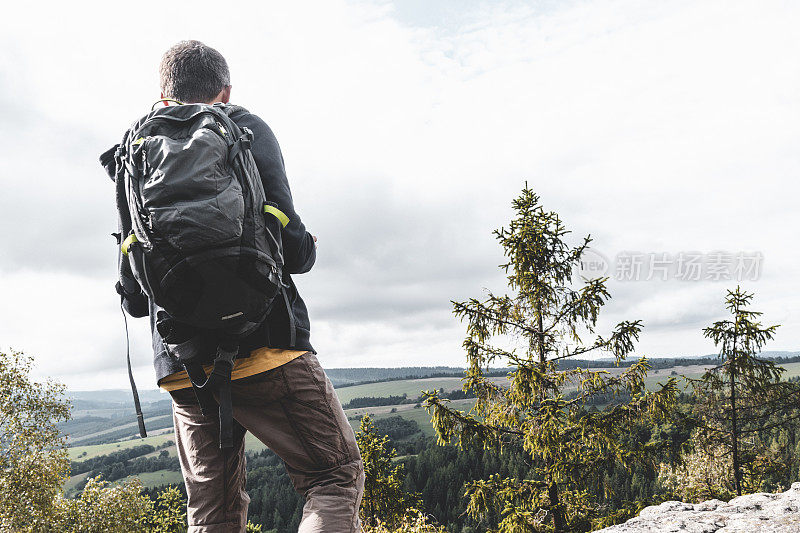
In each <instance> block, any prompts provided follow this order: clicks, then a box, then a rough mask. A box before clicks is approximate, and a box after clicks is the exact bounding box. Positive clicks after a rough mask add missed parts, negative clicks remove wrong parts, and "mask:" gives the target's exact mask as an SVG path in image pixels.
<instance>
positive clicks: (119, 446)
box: [69, 432, 175, 461]
mask: <svg viewBox="0 0 800 533" xmlns="http://www.w3.org/2000/svg"><path fill="white" fill-rule="evenodd" d="M169 440H173V441H174V440H175V436H174V435H173V434H172V432H169V433H164V434H162V435H153V436H150V437H147V438H144V439H138V438H137V439H130V440H124V441H120V442H109V443H107V444H93V445H91V446H75V447H74V448H70V449H69V458H70V460H71V461H85V460H86V459H91V458H92V457H98V456H100V455H108V454H109V453H113V452H118V451H120V450H126V449H128V448H133V447H134V446H141V445H142V444H150V445H151V446H156V447H158V446H160V445H162V444H164V443H165V442H167V441H169ZM84 452H86V455H83V456H81V454H83V453H84Z"/></svg>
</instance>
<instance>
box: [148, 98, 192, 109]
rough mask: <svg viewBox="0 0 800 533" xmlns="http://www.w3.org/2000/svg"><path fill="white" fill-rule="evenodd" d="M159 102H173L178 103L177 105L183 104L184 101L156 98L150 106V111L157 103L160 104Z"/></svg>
mask: <svg viewBox="0 0 800 533" xmlns="http://www.w3.org/2000/svg"><path fill="white" fill-rule="evenodd" d="M161 102H175V103H176V104H178V105H184V103H183V102H181V101H180V100H175V99H174V98H159V99H158V100H156V102H155V103H154V104H153V105H152V107H151V108H150V111H152V110H154V109H155V108H156V106H157V105H158V104H160V103H161Z"/></svg>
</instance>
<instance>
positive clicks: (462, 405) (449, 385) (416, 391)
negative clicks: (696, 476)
mask: <svg viewBox="0 0 800 533" xmlns="http://www.w3.org/2000/svg"><path fill="white" fill-rule="evenodd" d="M783 366H784V367H785V368H786V369H787V371H786V373H785V374H784V378H785V379H789V378H792V377H796V376H800V363H788V364H785V365H783ZM707 368H708V367H707V366H701V365H693V366H678V367H674V368H668V369H661V370H652V371H651V372H650V373H649V375H648V377H647V378H646V384H647V387H648V388H649V389H653V388H655V387H656V386H657V385H658V384H659V383H663V382H665V381H666V380H667V379H668V378H670V377H677V378H679V386H686V382H685V380H683V379H680V378H681V376H682V375H686V376H688V377H692V378H697V377H699V376H701V375H702V373H703V372H704V371H705V370H706V369H707ZM605 370H608V371H609V372H611V373H612V374H618V373H619V372H620V371H622V369H619V368H610V369H605ZM673 374H678V375H673ZM490 379H491V380H492V381H493V382H495V383H498V384H501V383H507V379H506V378H505V377H495V378H490ZM461 386H462V381H461V378H460V377H439V378H422V379H410V380H398V381H387V382H381V383H370V384H365V385H356V386H352V387H344V388H340V389H337V390H336V393H337V395H338V396H339V399H340V400H341V402H342V403H347V402H349V401H350V400H352V399H353V398H358V397H369V396H372V397H387V396H402V395H403V394H406V395H407V396H408V397H409V398H416V397H417V396H419V395H420V393H421V391H422V390H426V389H427V390H431V389H439V388H443V389H444V390H445V391H452V390H460V389H461ZM474 401H475V400H474V399H473V400H456V401H453V402H451V405H452V406H453V407H456V408H458V409H462V410H465V411H466V410H468V409H469V408H470V407H471V406H472V405H473V404H474ZM393 408H394V409H396V410H397V412H396V413H392V412H391V410H392V409H393ZM366 412H369V413H371V414H373V415H374V417H375V418H376V419H379V418H386V417H390V416H396V415H400V416H402V417H404V418H407V419H409V420H414V421H416V422H417V423H418V424H419V426H420V429H421V430H422V431H423V433H424V434H426V435H433V428H432V427H431V424H430V416H429V415H428V413H427V412H425V409H424V408H419V409H414V405H413V404H401V405H388V406H381V407H367V408H358V409H348V410H347V411H346V414H347V416H348V418H353V419H355V418H356V417H358V416H361V415H363V414H364V413H366ZM161 418H163V417H158V418H156V417H153V419H148V420H160V419H161ZM350 423H351V425H352V426H353V427H354V429H357V426H358V422H357V420H350ZM129 426H130V428H131V429H135V425H133V424H126V425H125V426H124V427H125V428H127V427H129ZM121 427H123V426H118V427H116V428H114V429H115V430H118V429H120V428H121ZM161 432H163V434H157V433H161ZM101 433H102V432H98V434H101ZM168 440H174V436H173V434H172V430H171V428H164V429H161V430H156V431H153V432H152V433H151V436H150V437H148V438H146V439H138V438H135V439H129V440H123V441H119V442H113V443H109V444H98V445H92V446H76V447H72V448H70V449H69V457H70V459H71V460H83V459H88V458H91V457H97V456H99V455H106V454H109V453H111V452H114V451H118V450H122V449H126V448H130V447H133V446H137V445H140V444H151V445H153V446H156V447H157V446H159V445H161V444H163V443H164V442H166V441H168ZM246 447H247V449H248V450H251V451H257V450H261V449H263V448H264V445H263V444H261V443H260V442H259V441H258V440H256V439H255V438H254V437H253V436H252V435H248V437H247V440H246ZM84 452H86V455H85V456H83V457H79V456H80V455H81V454H82V453H84ZM169 452H170V454H174V450H172V449H170V450H169ZM157 453H159V452H156V454H157Z"/></svg>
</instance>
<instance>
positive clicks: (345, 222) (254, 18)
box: [0, 0, 800, 386]
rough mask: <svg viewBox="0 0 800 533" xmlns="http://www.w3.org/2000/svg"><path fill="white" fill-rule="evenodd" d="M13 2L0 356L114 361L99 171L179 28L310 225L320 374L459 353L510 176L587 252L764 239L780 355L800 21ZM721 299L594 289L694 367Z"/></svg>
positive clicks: (624, 1) (739, 244) (663, 286)
mask: <svg viewBox="0 0 800 533" xmlns="http://www.w3.org/2000/svg"><path fill="white" fill-rule="evenodd" d="M14 9H15V11H12V12H10V13H9V16H7V17H5V18H4V20H3V21H2V22H0V28H2V30H3V31H2V35H3V36H4V37H3V38H2V45H3V46H2V47H0V48H1V49H2V50H3V51H2V52H0V110H2V112H3V115H4V117H7V119H8V120H6V121H4V127H3V129H2V130H0V163H1V166H0V187H2V190H3V194H2V195H0V210H2V213H3V214H2V217H3V218H2V224H0V239H2V242H3V245H2V248H0V275H2V280H0V288H2V292H0V299H2V301H3V308H2V310H0V320H2V322H0V342H3V343H13V344H14V345H16V346H21V347H26V349H28V351H31V352H32V351H35V352H36V353H35V354H34V355H37V356H38V360H39V364H40V370H41V372H42V373H45V374H46V373H52V374H59V373H61V374H63V373H65V372H68V371H72V370H73V369H77V371H78V372H80V371H81V369H85V371H87V372H88V371H91V370H92V369H94V368H98V367H99V368H104V369H110V368H111V366H109V365H112V363H111V362H112V361H114V363H113V364H116V363H117V362H119V361H120V360H119V359H115V358H117V357H118V356H117V355H116V354H117V353H119V351H120V346H121V345H120V337H119V335H120V329H121V328H120V327H119V324H117V322H118V320H117V319H116V318H115V313H116V311H115V308H114V306H115V298H116V296H115V294H114V293H113V290H112V289H111V286H112V285H113V273H114V250H113V248H114V246H113V241H112V240H111V239H110V237H108V233H109V232H110V231H114V228H115V226H116V218H115V214H114V208H113V200H112V197H113V196H112V195H113V192H112V189H111V184H110V182H109V181H108V180H107V179H106V178H105V176H104V174H103V172H102V169H100V167H99V165H97V163H96V158H97V155H98V154H99V153H100V152H101V151H103V150H104V149H105V148H107V147H108V146H110V145H111V144H113V143H114V142H116V140H117V139H118V138H119V136H120V135H121V133H122V132H123V130H124V129H125V128H126V127H127V126H128V125H129V124H130V123H131V122H133V120H135V119H136V118H138V117H139V116H140V115H142V114H143V113H145V112H146V111H147V110H148V109H149V106H150V104H151V103H152V101H153V100H154V99H155V98H156V97H157V92H158V89H157V84H158V80H157V76H156V66H157V63H158V60H159V58H160V55H161V54H162V53H163V51H164V50H165V49H166V48H167V47H168V46H169V45H171V44H173V43H174V42H176V41H178V40H180V39H184V38H198V39H201V40H204V41H206V42H208V43H209V44H211V45H213V46H216V47H217V48H218V49H220V51H222V53H223V54H224V55H226V57H227V58H228V61H229V63H230V66H231V70H232V79H233V85H234V99H235V100H236V101H237V102H239V103H241V104H243V105H245V106H246V107H248V108H250V109H251V110H252V111H253V112H255V113H257V114H259V115H260V116H262V117H263V118H264V119H265V120H266V121H267V122H268V123H269V124H270V126H271V127H272V128H273V130H274V131H275V133H276V135H277V137H278V139H279V141H280V142H281V146H282V149H283V152H284V156H285V159H286V164H287V170H288V173H289V179H290V183H291V186H292V191H293V195H294V198H295V203H296V206H297V209H298V211H299V212H300V214H301V215H302V216H303V219H304V221H305V223H306V224H307V226H308V228H309V229H310V230H311V231H312V232H313V233H315V234H317V235H318V236H319V238H320V248H319V259H318V264H317V266H316V267H315V269H314V270H313V271H312V272H311V273H309V274H307V275H303V276H298V278H297V283H298V285H299V287H300V289H301V293H302V294H303V297H304V298H305V299H306V301H307V302H308V305H309V310H310V314H311V318H312V330H313V335H312V342H313V343H314V345H315V347H316V348H317V349H318V350H319V351H320V354H321V360H323V363H324V364H327V365H328V366H347V365H367V366H380V365H387V366H390V365H399V364H425V363H426V362H428V361H431V360H432V359H434V358H435V359H436V361H437V364H461V363H462V362H463V361H464V359H463V354H462V353H461V350H460V342H461V337H462V336H463V326H461V325H460V324H459V323H458V322H457V321H456V320H455V319H453V317H452V315H451V314H450V303H449V302H450V300H451V299H455V300H458V299H464V298H467V297H470V296H480V295H481V294H482V288H483V287H487V288H490V289H492V290H494V291H496V292H502V290H503V276H502V273H501V272H500V271H499V270H498V269H497V268H496V265H497V264H499V263H500V262H501V261H502V253H501V250H500V249H499V248H498V246H497V244H496V242H495V240H494V238H493V237H492V235H491V230H493V229H495V228H498V227H500V226H502V225H504V224H506V223H507V221H508V219H509V217H510V215H511V210H510V201H511V199H512V198H513V197H514V196H515V195H516V194H518V192H519V190H520V189H521V187H522V185H523V183H524V181H525V180H527V181H528V183H529V185H530V186H531V187H533V188H534V189H535V190H536V191H537V192H538V193H540V194H541V196H542V201H543V204H544V205H545V207H546V208H548V209H552V210H555V211H557V212H559V213H560V214H561V215H562V217H563V219H564V220H565V221H566V224H567V226H568V227H569V228H570V229H572V230H574V232H575V233H574V234H573V235H572V237H574V239H575V241H576V242H577V240H578V239H579V238H580V236H581V235H584V234H587V233H591V234H592V235H593V236H594V237H595V239H596V240H595V242H594V246H595V247H596V248H597V249H598V250H601V251H602V252H603V253H605V254H606V255H610V256H614V255H615V254H616V253H618V252H620V251H624V250H639V251H642V252H667V253H677V252H680V251H689V250H699V251H703V252H709V251H712V250H730V251H743V250H748V251H760V252H762V253H763V254H764V258H765V263H764V265H765V270H764V275H763V276H762V278H761V280H759V281H758V282H756V283H752V284H750V286H749V287H748V288H749V289H750V290H756V291H757V293H758V298H757V306H758V307H759V308H760V309H761V310H763V311H765V312H767V315H766V316H765V319H766V318H769V317H775V320H776V321H781V322H782V323H784V324H785V326H784V327H783V328H781V331H780V333H779V335H778V338H777V340H776V342H775V343H774V345H773V346H772V347H773V348H774V349H796V346H797V343H798V342H800V334H799V333H798V332H799V331H800V328H798V326H800V318H799V317H800V308H798V304H797V303H796V302H795V301H794V299H793V298H791V296H790V295H791V293H792V291H791V290H790V288H791V287H793V286H795V285H796V279H797V275H798V274H800V272H798V269H799V268H800V267H799V266H798V265H800V254H799V253H798V250H797V247H796V246H794V245H793V244H792V243H793V242H794V241H795V240H796V239H795V236H794V233H795V229H794V228H796V227H797V225H798V222H800V220H798V218H800V215H798V211H797V210H796V209H795V207H794V203H795V201H794V199H795V198H796V197H797V193H798V189H799V188H800V186H798V180H797V179H796V178H797V175H798V170H800V160H799V159H798V158H797V156H796V153H797V151H796V146H795V144H796V143H795V139H797V138H798V134H799V133H800V131H799V129H800V120H798V118H800V117H798V111H797V106H796V105H795V101H796V95H797V92H798V89H800V67H798V66H797V65H796V61H794V58H795V57H797V55H798V52H800V50H798V48H800V43H799V42H798V41H797V39H796V38H795V33H796V31H795V28H796V27H797V23H798V22H800V8H799V7H798V6H794V5H792V4H786V3H780V2H772V1H769V2H762V3H759V4H757V5H756V4H752V3H747V2H722V1H716V2H702V3H697V2H688V1H683V2H671V3H659V4H653V3H650V4H647V3H645V4H643V3H639V2H634V1H631V0H616V1H592V2H577V1H576V2H561V3H532V2H516V1H515V2H488V1H487V2H483V1H474V2H469V3H461V2H449V3H448V2H444V3H441V4H437V6H436V7H432V6H431V5H429V3H419V2H416V3H407V2H402V3H401V2H396V3H395V2H386V1H376V2H344V1H325V2H313V3H309V4H299V3H283V4H275V3H256V2H251V3H242V4H240V5H238V6H237V8H236V9H235V11H230V12H226V14H225V16H226V20H227V21H228V22H229V24H226V25H220V24H219V23H218V20H217V19H216V17H209V16H208V13H209V12H210V11H211V10H213V9H216V4H212V3H210V2H200V3H197V4H196V5H193V9H192V10H189V11H186V12H184V13H182V16H181V17H166V16H160V15H157V14H155V13H160V12H161V10H162V6H161V5H160V4H156V3H148V2H145V3H144V4H141V8H140V9H137V10H134V11H131V10H129V9H127V8H124V7H123V6H118V7H114V6H111V7H109V6H108V5H106V4H99V3H97V4H96V5H94V7H92V6H91V5H89V6H87V7H86V8H85V9H86V10H85V12H84V13H83V14H81V15H79V14H78V13H77V11H75V8H74V6H72V5H68V4H63V5H62V4H59V5H54V6H52V9H49V10H48V13H47V14H46V15H42V14H40V13H37V16H33V12H32V11H31V10H32V9H36V8H34V7H32V6H26V5H23V4H18V5H16V6H15V8H14ZM122 10H124V15H122V13H123V11H122ZM64 21H69V24H65V23H64ZM23 103H24V105H23ZM12 125H13V126H12ZM725 288H727V286H725V285H724V284H718V283H710V282H698V283H686V284H677V283H676V282H664V283H658V282H638V283H634V282H630V283H621V282H613V283H612V284H611V290H612V294H613V296H614V298H613V300H612V301H611V302H610V303H609V305H608V306H607V312H606V315H605V318H604V322H603V326H604V327H606V326H610V325H611V324H613V322H616V321H618V320H621V319H627V318H641V319H643V320H644V322H645V325H646V329H645V332H644V334H643V336H642V341H641V343H640V348H641V350H642V351H643V352H646V353H649V354H655V355H673V354H675V353H676V352H681V353H709V352H711V351H713V349H710V348H709V346H708V343H707V342H706V341H705V340H703V339H702V335H701V333H700V331H699V328H700V327H701V326H702V325H704V324H706V323H708V321H709V320H711V319H713V317H715V316H719V315H718V313H720V312H724V311H723V309H722V298H723V297H724V289H725ZM61 295H67V296H66V297H64V298H66V300H64V299H62V297H61ZM65 302H66V303H65ZM43 309H44V310H46V312H45V313H44V314H46V315H48V316H50V317H51V318H50V319H49V321H47V322H45V323H46V324H47V327H45V328H43V327H42V326H41V324H42V320H41V319H40V318H39V316H40V315H41V314H42V310H43ZM17 310H18V311H17ZM21 317H25V318H26V319H22V318H21ZM143 323H144V321H139V323H138V324H137V326H136V327H137V328H139V329H137V331H138V333H137V336H136V339H135V341H136V342H135V344H136V345H137V346H139V347H141V348H139V347H137V348H136V352H135V359H136V362H137V364H138V365H140V366H144V365H146V364H147V361H148V358H149V354H148V348H149V344H148V340H147V335H146V327H145V326H143V325H142V324H143ZM97 325H103V327H102V328H98V327H96V326H97ZM87 339H88V340H87ZM65 361H69V362H70V363H69V364H67V363H65ZM112 366H113V365H112ZM120 368H122V367H121V366H120ZM145 368H146V367H145ZM64 375H66V374H64ZM69 379H70V380H71V381H70V382H71V383H87V380H86V379H85V376H80V375H78V374H75V375H71V377H69ZM124 385H125V376H124V373H123V372H120V374H119V379H118V380H117V381H115V382H114V383H113V386H124ZM109 386H111V384H109Z"/></svg>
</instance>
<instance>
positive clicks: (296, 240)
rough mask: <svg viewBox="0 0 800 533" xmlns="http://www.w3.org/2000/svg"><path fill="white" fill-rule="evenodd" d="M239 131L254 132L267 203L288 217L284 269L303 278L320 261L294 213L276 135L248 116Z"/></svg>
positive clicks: (255, 153)
mask: <svg viewBox="0 0 800 533" xmlns="http://www.w3.org/2000/svg"><path fill="white" fill-rule="evenodd" d="M235 121H236V123H237V124H238V125H239V127H245V126H246V127H248V128H250V130H251V131H252V132H253V144H252V148H251V149H252V152H253V158H254V159H255V161H256V166H257V167H258V172H259V174H261V182H262V183H263V185H264V192H265V193H266V195H267V200H269V201H271V202H275V203H276V204H278V209H280V210H281V211H283V212H284V213H285V214H286V216H287V217H289V223H288V224H287V225H286V227H284V228H283V229H282V230H281V238H282V240H283V252H284V268H285V270H286V272H288V273H289V274H302V273H304V272H308V271H309V270H311V267H312V266H314V261H315V260H316V257H317V252H316V245H315V244H314V240H315V239H314V237H313V236H312V235H311V234H310V233H309V232H308V231H306V227H305V225H303V222H302V220H300V216H299V215H298V214H297V212H296V211H295V210H294V202H293V201H292V192H291V191H290V190H289V180H288V179H287V178H286V169H285V167H284V164H283V155H282V154H281V149H280V146H278V140H277V139H276V138H275V134H273V133H272V130H271V129H270V128H269V126H267V124H266V123H265V122H264V121H263V120H261V119H260V118H259V117H258V116H256V115H253V114H252V113H246V114H244V115H242V116H241V117H236V119H235Z"/></svg>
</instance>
